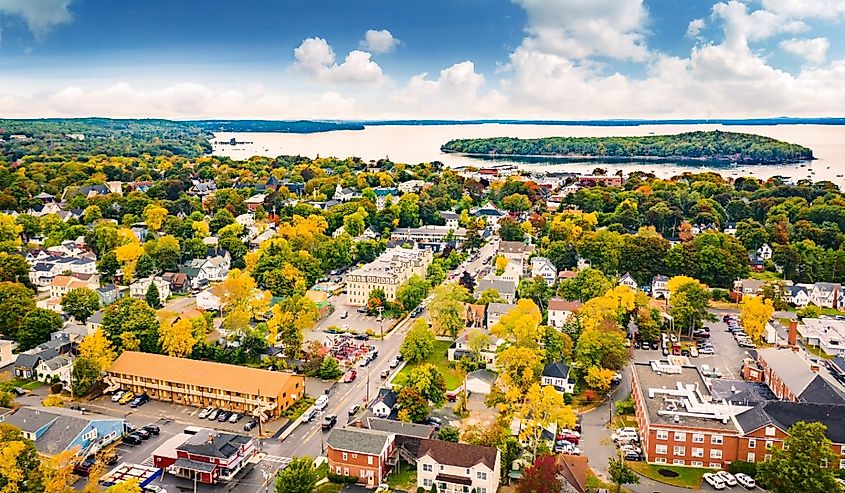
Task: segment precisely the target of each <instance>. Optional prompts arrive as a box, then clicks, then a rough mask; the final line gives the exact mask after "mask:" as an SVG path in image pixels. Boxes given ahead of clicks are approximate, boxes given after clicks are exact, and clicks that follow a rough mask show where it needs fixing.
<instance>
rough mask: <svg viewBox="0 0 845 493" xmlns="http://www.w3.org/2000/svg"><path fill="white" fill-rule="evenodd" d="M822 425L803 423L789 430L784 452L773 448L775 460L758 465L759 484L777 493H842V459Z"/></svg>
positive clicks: (771, 458)
mask: <svg viewBox="0 0 845 493" xmlns="http://www.w3.org/2000/svg"><path fill="white" fill-rule="evenodd" d="M826 431H827V427H826V426H825V425H824V424H822V423H817V422H816V423H805V422H804V421H799V422H797V423H795V424H794V425H792V426H791V427H790V428H789V431H788V434H789V437H788V438H787V439H786V440H785V441H784V443H783V448H779V447H769V448H768V449H766V452H767V453H769V454H771V457H770V458H769V459H767V460H766V461H765V462H762V463H760V464H758V465H757V480H758V481H760V482H761V483H763V484H765V485H766V488H767V489H768V490H769V491H772V492H773V493H793V492H796V491H801V492H806V493H827V492H833V491H842V487H841V486H840V485H839V483H838V482H837V481H836V470H837V469H838V467H839V456H838V455H837V454H835V453H834V452H833V449H832V443H831V441H830V439H828V438H827V436H826V435H825V432H826Z"/></svg>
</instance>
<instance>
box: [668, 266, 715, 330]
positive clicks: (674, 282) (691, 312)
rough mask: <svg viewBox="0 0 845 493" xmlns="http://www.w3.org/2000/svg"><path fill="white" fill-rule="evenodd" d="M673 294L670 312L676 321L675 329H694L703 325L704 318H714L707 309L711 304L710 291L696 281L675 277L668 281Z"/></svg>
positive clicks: (670, 299)
mask: <svg viewBox="0 0 845 493" xmlns="http://www.w3.org/2000/svg"><path fill="white" fill-rule="evenodd" d="M667 288H668V289H669V291H670V293H671V295H670V298H669V303H670V305H671V307H670V309H669V314H670V315H672V318H673V320H674V322H675V329H676V330H677V331H679V332H680V333H683V332H688V333H689V334H692V331H693V330H694V329H695V328H697V327H701V326H702V321H704V320H714V318H715V317H714V316H713V315H712V314H711V313H710V312H708V311H707V308H708V307H709V306H710V292H709V291H708V290H707V288H706V287H705V286H704V285H703V284H701V283H700V282H698V281H696V280H695V279H691V280H689V278H685V277H683V276H677V277H673V278H672V279H670V280H669V282H668V283H667Z"/></svg>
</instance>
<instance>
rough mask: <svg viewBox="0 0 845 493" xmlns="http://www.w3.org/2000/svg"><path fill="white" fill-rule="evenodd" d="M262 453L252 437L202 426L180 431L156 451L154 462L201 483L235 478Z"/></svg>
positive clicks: (171, 472)
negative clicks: (194, 431)
mask: <svg viewBox="0 0 845 493" xmlns="http://www.w3.org/2000/svg"><path fill="white" fill-rule="evenodd" d="M256 454H258V447H257V446H256V443H255V440H254V439H253V438H252V437H249V436H246V435H237V434H234V433H221V432H216V431H213V430H207V429H200V430H199V431H197V432H196V433H194V434H187V433H180V434H179V435H176V436H174V437H172V438H171V439H169V440H168V441H167V442H165V443H163V444H162V445H161V446H160V447H159V448H158V449H156V450H155V451H154V452H153V454H152V455H153V464H154V465H155V466H156V467H159V468H162V469H167V472H169V473H170V474H173V475H176V476H179V477H183V478H187V479H190V480H194V479H196V481H197V482H198V483H204V484H216V483H219V482H221V481H231V480H232V479H233V478H234V477H235V476H236V475H237V474H238V473H239V472H241V471H242V470H243V468H244V467H246V465H247V464H248V463H249V462H250V461H251V460H252V459H253V458H254V457H255V455H256Z"/></svg>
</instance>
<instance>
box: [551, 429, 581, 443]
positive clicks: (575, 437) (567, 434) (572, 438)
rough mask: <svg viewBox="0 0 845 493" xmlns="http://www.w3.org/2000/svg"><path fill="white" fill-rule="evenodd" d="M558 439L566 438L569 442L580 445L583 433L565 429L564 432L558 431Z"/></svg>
mask: <svg viewBox="0 0 845 493" xmlns="http://www.w3.org/2000/svg"><path fill="white" fill-rule="evenodd" d="M555 438H556V439H557V440H558V441H561V440H566V441H567V442H569V443H571V444H573V445H578V442H579V441H581V435H579V434H577V433H573V432H571V431H564V432H563V433H558V435H557V437H555Z"/></svg>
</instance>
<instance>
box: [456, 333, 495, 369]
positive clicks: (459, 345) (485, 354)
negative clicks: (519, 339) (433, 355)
mask: <svg viewBox="0 0 845 493" xmlns="http://www.w3.org/2000/svg"><path fill="white" fill-rule="evenodd" d="M474 331H475V332H481V333H482V334H484V335H485V336H487V342H486V344H484V347H482V348H481V349H480V350H479V351H478V357H479V358H480V359H481V361H483V362H484V363H485V364H486V365H487V367H488V368H495V366H496V350H497V349H498V348H499V347H500V346H501V345H502V344H504V343H505V341H504V339H499V338H498V337H496V336H494V335H491V334H488V333H486V332H483V331H481V329H471V330H469V331H464V333H463V334H461V335H459V336H458V338H457V339H455V342H453V343H452V345H451V346H449V349H447V350H446V357H447V359H448V360H449V361H460V360H461V359H463V358H472V357H473V348H472V343H471V339H472V335H473V332H474ZM472 342H474V341H472Z"/></svg>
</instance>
